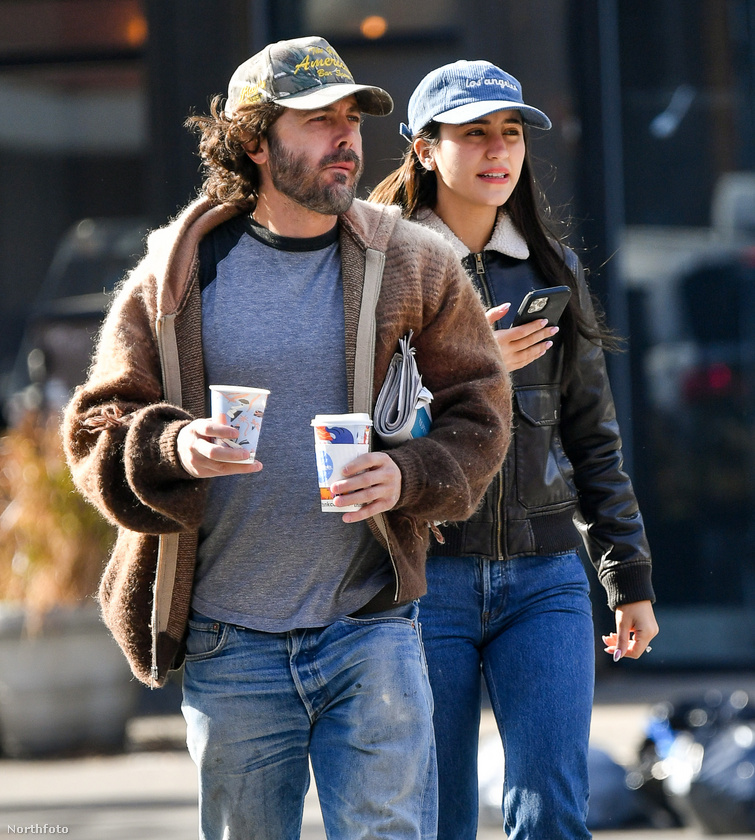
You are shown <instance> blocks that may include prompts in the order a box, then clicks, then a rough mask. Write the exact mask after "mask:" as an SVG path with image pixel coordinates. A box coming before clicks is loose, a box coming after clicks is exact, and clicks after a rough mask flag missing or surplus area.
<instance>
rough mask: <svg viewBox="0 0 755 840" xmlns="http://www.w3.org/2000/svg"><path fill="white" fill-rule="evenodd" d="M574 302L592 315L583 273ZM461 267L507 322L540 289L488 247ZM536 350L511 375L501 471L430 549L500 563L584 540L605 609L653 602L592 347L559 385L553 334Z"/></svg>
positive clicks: (526, 269)
mask: <svg viewBox="0 0 755 840" xmlns="http://www.w3.org/2000/svg"><path fill="white" fill-rule="evenodd" d="M569 259H570V262H571V261H572V260H573V263H574V265H573V268H575V269H576V271H575V273H576V275H577V276H578V278H579V280H578V282H579V289H580V303H581V305H582V307H583V308H584V309H585V310H586V311H588V312H592V311H593V310H592V305H591V302H590V296H589V294H588V291H587V285H586V283H585V279H584V273H583V271H582V269H581V267H580V266H579V263H578V260H577V258H576V256H574V255H573V254H569ZM462 264H463V265H464V267H465V269H466V270H467V272H468V274H469V275H470V277H471V279H472V281H473V283H474V284H475V286H476V287H477V289H478V291H479V293H480V294H481V296H482V299H483V302H484V304H485V307H486V308H489V307H491V306H496V305H498V304H501V303H505V302H507V301H510V302H511V304H512V306H511V309H510V310H509V313H508V314H507V316H506V317H505V318H504V319H502V320H501V321H499V322H498V324H497V325H496V326H497V327H498V328H501V327H507V326H508V325H509V324H510V322H511V319H512V317H513V313H514V312H515V311H516V309H517V307H518V305H519V301H521V299H522V297H523V296H524V294H525V293H526V292H527V291H529V290H530V289H536V288H544V287H545V286H547V285H552V284H551V283H546V282H544V281H543V279H542V278H541V277H539V276H537V275H536V274H535V272H534V270H533V267H532V265H531V263H530V260H529V259H516V258H514V257H510V256H507V255H505V254H502V253H499V252H497V251H494V250H485V251H483V252H482V253H480V254H468V255H467V256H466V257H465V258H464V259H463V260H462ZM553 340H554V345H553V347H551V348H550V349H549V350H548V351H547V352H546V353H545V354H544V355H543V356H541V357H540V358H539V359H538V360H536V361H535V362H533V363H532V364H530V365H527V366H525V367H524V368H522V369H521V370H517V371H514V372H513V373H512V384H513V388H514V434H513V438H512V444H511V448H510V449H509V453H508V456H507V458H506V460H505V462H504V464H503V467H502V469H501V471H500V473H499V474H498V475H497V476H496V478H495V479H494V480H493V483H492V484H491V485H490V487H489V488H488V491H487V493H486V495H485V498H484V500H483V502H482V504H481V506H480V507H479V508H478V510H477V511H476V513H474V514H473V515H472V517H471V518H470V519H469V520H467V521H466V522H462V523H452V524H447V525H444V526H441V532H442V534H443V536H444V538H445V544H440V543H438V542H437V541H434V542H433V544H432V546H431V549H430V553H431V555H447V556H449V555H450V556H469V555H472V556H479V557H485V558H490V559H499V560H506V559H508V558H511V557H516V556H520V555H548V554H558V553H562V552H565V551H569V550H572V549H575V548H577V547H578V546H579V545H580V543H582V542H584V545H585V548H586V549H587V552H588V554H589V557H590V559H591V561H592V563H593V564H594V566H595V568H596V569H597V571H598V576H599V578H600V581H601V583H602V584H603V586H604V587H605V589H606V592H607V594H608V603H609V606H610V607H611V608H612V609H613V608H615V607H616V606H617V605H619V604H624V603H631V602H633V601H641V600H646V599H649V600H654V594H653V588H652V584H651V574H650V573H651V559H650V551H649V548H648V544H647V540H646V537H645V530H644V525H643V521H642V516H641V514H640V511H639V508H638V505H637V500H636V498H635V495H634V491H633V489H632V484H631V481H630V480H629V477H628V476H627V474H626V473H625V472H624V471H623V469H622V455H621V439H620V437H619V428H618V424H617V421H616V413H615V409H614V403H613V397H612V395H611V389H610V385H609V382H608V376H607V372H606V365H605V359H604V355H603V350H602V349H601V347H599V346H596V345H595V344H593V343H591V342H589V341H587V340H585V339H582V338H580V339H579V345H578V363H577V366H576V372H575V374H574V375H573V376H572V379H571V382H570V383H569V385H568V386H567V387H566V389H565V390H563V389H562V374H563V366H564V353H563V346H562V343H561V341H560V339H559V336H558V334H557V335H556V336H554V339H553Z"/></svg>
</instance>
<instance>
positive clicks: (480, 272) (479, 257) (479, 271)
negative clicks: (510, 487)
mask: <svg viewBox="0 0 755 840" xmlns="http://www.w3.org/2000/svg"><path fill="white" fill-rule="evenodd" d="M472 257H473V259H474V269H475V274H476V275H477V277H476V283H475V285H476V286H477V289H478V290H479V292H480V294H481V295H482V298H483V303H484V304H485V309H491V308H492V307H493V305H494V304H493V297H492V295H491V293H490V285H489V284H488V273H487V269H486V268H485V256H484V253H483V252H482V251H479V252H478V253H476V254H472ZM505 479H506V462H505V461H504V462H503V465H502V466H501V469H500V470H499V471H498V472H497V473H496V474H495V477H494V478H493V485H494V487H495V488H496V494H495V495H496V499H497V502H496V506H495V510H494V511H493V527H494V528H495V534H496V551H497V553H498V559H499V560H504V559H505V557H506V550H505V547H504V546H505V530H506V522H505V519H503V520H502V519H501V515H500V512H501V506H502V504H503V490H504V487H505V485H506V480H505Z"/></svg>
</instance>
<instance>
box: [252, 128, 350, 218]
mask: <svg viewBox="0 0 755 840" xmlns="http://www.w3.org/2000/svg"><path fill="white" fill-rule="evenodd" d="M267 140H268V149H269V157H268V161H269V166H270V177H271V178H272V181H273V186H274V187H275V188H276V189H277V190H278V191H279V192H282V193H283V194H284V195H286V196H288V197H289V198H290V199H292V200H293V201H295V202H297V204H301V205H302V207H306V208H307V209H308V210H314V212H315V213H322V214H323V215H324V216H338V215H339V214H341V213H345V212H346V211H347V210H348V209H349V207H351V204H352V202H353V201H354V197H355V195H356V191H357V184H358V183H359V178H360V177H361V175H362V170H363V165H362V160H361V158H360V157H359V155H358V154H357V153H356V152H354V151H352V150H351V149H342V150H341V151H338V152H333V153H332V154H330V155H325V157H323V158H322V159H321V160H320V162H319V163H318V164H317V166H316V167H314V168H313V167H312V166H311V165H310V164H309V163H308V162H307V160H306V159H305V156H304V155H303V154H302V155H297V154H296V153H295V152H293V151H291V150H290V149H287V148H286V147H285V146H284V145H283V143H281V142H280V140H278V138H277V137H276V136H275V132H274V131H271V132H269V134H268V137H267ZM346 162H349V163H354V164H355V166H356V169H355V170H354V172H353V176H354V179H353V182H352V184H351V185H349V184H348V183H347V182H348V175H346V173H343V172H338V173H335V179H336V180H335V182H334V183H331V184H323V183H321V177H322V169H323V168H324V167H326V166H328V165H330V164H332V163H346Z"/></svg>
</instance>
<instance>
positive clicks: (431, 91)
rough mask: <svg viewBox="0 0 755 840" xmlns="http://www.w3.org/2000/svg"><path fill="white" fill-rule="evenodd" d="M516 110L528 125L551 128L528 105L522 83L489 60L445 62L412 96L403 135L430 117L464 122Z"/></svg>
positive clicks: (544, 116) (418, 126)
mask: <svg viewBox="0 0 755 840" xmlns="http://www.w3.org/2000/svg"><path fill="white" fill-rule="evenodd" d="M509 109H512V110H517V111H520V112H521V114H522V119H523V120H524V122H525V123H527V124H528V125H533V126H535V127H536V128H550V127H551V121H550V120H549V119H548V117H547V116H546V115H545V114H544V113H543V112H542V111H539V110H538V109H537V108H533V107H532V106H531V105H525V104H524V99H523V98H522V86H521V85H520V84H519V81H518V80H517V79H515V78H514V77H513V76H511V75H509V74H508V73H505V72H504V71H503V70H501V68H500V67H496V66H495V64H491V63H490V62H489V61H454V62H453V64H444V65H443V67H438V68H437V69H436V70H433V71H432V72H431V73H428V74H427V76H425V78H424V79H422V81H421V82H420V83H419V84H418V85H417V87H416V89H415V91H414V93H413V94H412V95H411V97H410V99H409V115H408V119H409V124H408V125H407V124H406V123H401V128H400V131H401V134H403V135H404V137H407V138H408V139H409V140H411V139H412V138H413V137H414V135H415V134H416V133H417V132H418V131H419V130H420V129H422V128H424V127H425V126H426V125H427V124H428V123H429V122H430V121H431V120H435V122H439V123H448V124H449V125H461V124H462V123H466V122H471V121H472V120H476V119H479V118H480V117H484V116H487V115H488V114H492V113H493V112H494V111H505V110H509Z"/></svg>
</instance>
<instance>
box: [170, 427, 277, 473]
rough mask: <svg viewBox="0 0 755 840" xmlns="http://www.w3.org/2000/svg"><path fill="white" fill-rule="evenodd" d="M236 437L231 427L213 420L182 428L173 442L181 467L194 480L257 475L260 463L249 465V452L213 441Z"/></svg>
mask: <svg viewBox="0 0 755 840" xmlns="http://www.w3.org/2000/svg"><path fill="white" fill-rule="evenodd" d="M238 434H239V433H238V430H237V429H234V428H233V426H226V425H224V424H223V423H219V422H218V421H216V420H206V419H205V420H192V421H191V423H189V424H188V425H187V426H184V427H183V428H182V429H181V431H180V432H179V433H178V440H177V441H176V448H177V450H178V457H179V459H180V461H181V465H182V466H183V468H184V469H185V470H186V472H187V473H189V475H193V476H194V478H213V477H214V476H219V475H236V474H237V473H255V472H259V471H260V470H261V469H262V464H261V463H260V462H259V461H253V462H252V463H249V461H247V460H246V459H247V458H248V457H249V453H248V452H245V451H244V450H243V449H236V448H233V449H232V448H231V447H228V446H223V445H222V444H220V443H216V442H215V438H225V439H228V440H233V439H234V438H236V437H238Z"/></svg>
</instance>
